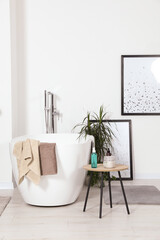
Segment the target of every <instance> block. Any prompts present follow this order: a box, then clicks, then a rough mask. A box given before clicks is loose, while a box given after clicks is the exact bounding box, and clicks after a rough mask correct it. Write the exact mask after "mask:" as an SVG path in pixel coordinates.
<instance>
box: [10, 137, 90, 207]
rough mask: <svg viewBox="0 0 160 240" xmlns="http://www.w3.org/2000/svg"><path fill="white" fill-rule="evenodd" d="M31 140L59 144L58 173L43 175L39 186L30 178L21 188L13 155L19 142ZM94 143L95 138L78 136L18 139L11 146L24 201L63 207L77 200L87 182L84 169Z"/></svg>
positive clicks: (16, 173) (15, 169) (15, 166)
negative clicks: (80, 137)
mask: <svg viewBox="0 0 160 240" xmlns="http://www.w3.org/2000/svg"><path fill="white" fill-rule="evenodd" d="M27 138H31V139H36V140H39V141H40V142H49V143H51V142H52V143H56V157H57V169H58V173H57V174H56V175H48V176H41V180H40V184H39V185H35V184H34V183H32V182H31V181H30V180H28V179H27V178H24V181H23V182H22V183H21V184H20V185H18V168H17V159H16V158H15V156H14V155H13V147H14V144H15V143H16V142H18V141H24V140H26V139H27ZM93 140H94V138H93V136H87V137H86V139H85V138H83V139H78V134H41V135H35V136H29V135H28V136H21V137H17V138H14V139H13V140H12V141H11V143H10V154H11V161H12V168H13V174H14V178H15V181H16V183H17V186H18V189H19V191H20V193H21V195H22V197H23V199H24V201H25V202H26V203H28V204H32V205H37V206H59V205H65V204H70V203H73V202H74V201H76V199H77V198H78V196H79V194H80V191H81V189H82V187H83V183H84V179H85V171H84V170H83V168H82V167H83V165H85V164H87V163H88V162H89V158H90V153H91V142H92V141H93Z"/></svg>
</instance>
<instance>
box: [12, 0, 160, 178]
mask: <svg viewBox="0 0 160 240" xmlns="http://www.w3.org/2000/svg"><path fill="white" fill-rule="evenodd" d="M11 2H12V4H11V13H12V14H11V15H12V17H14V19H15V21H13V22H12V38H13V41H12V44H13V46H14V47H15V48H16V51H14V52H12V60H13V59H14V60H15V61H16V64H17V66H16V73H14V78H15V79H16V81H17V83H16V84H17V85H16V88H15V89H14V90H13V109H15V112H16V114H15V115H14V116H13V129H14V131H13V135H14V136H17V135H22V134H28V133H41V132H44V131H45V124H44V112H43V91H44V90H45V89H47V90H49V91H52V92H54V93H55V94H56V105H57V109H58V111H59V112H60V113H61V118H60V119H59V120H57V132H70V131H71V129H72V128H73V126H74V125H75V124H77V123H79V122H81V120H82V119H83V117H84V116H85V114H86V112H87V110H94V111H98V109H99V107H100V105H101V104H104V105H105V106H106V107H107V109H106V110H107V111H109V112H110V117H111V118H114V119H119V118H129V119H132V125H133V135H132V136H133V154H134V156H133V157H134V173H135V177H136V178H160V151H159V143H160V139H159V135H160V134H159V133H160V117H159V116H145V117H143V116H137V117H123V116H121V92H120V89H121V79H120V76H121V69H120V66H121V65H120V63H121V62H120V61H121V58H120V57H121V55H124V54H160V31H159V29H160V14H159V10H160V1H157V0H141V1H139V0H131V1H128V0H121V1H119V0H112V1H111V0H81V1H75V0H67V1H64V0H63V1H62V0H52V1H51V0H34V1H33V0H23V1H18V0H12V1H11ZM15 13H17V14H15ZM16 23H17V24H16ZM15 39H16V40H15ZM16 42H18V43H19V44H18V45H17V46H18V47H17V46H16ZM14 64H15V63H14ZM15 76H16V77H15Z"/></svg>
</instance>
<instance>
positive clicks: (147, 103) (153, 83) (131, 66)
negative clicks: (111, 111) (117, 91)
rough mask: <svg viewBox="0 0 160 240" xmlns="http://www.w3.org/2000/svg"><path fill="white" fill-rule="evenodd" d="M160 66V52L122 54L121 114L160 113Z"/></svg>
mask: <svg viewBox="0 0 160 240" xmlns="http://www.w3.org/2000/svg"><path fill="white" fill-rule="evenodd" d="M159 66H160V54H158V55H122V56H121V115H160V74H159V77H158V76H157V70H156V69H159ZM158 80H159V81H158Z"/></svg>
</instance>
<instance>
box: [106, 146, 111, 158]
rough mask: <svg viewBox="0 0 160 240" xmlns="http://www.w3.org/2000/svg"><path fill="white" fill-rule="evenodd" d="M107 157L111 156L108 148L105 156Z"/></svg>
mask: <svg viewBox="0 0 160 240" xmlns="http://www.w3.org/2000/svg"><path fill="white" fill-rule="evenodd" d="M106 155H107V156H111V152H110V149H109V148H108V149H107V154H106Z"/></svg>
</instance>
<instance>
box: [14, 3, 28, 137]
mask: <svg viewBox="0 0 160 240" xmlns="http://www.w3.org/2000/svg"><path fill="white" fill-rule="evenodd" d="M25 5H26V0H24V1H19V0H13V1H10V13H11V53H12V57H11V65H12V73H11V74H12V119H13V121H12V137H16V136H20V135H24V134H25V133H26V122H27V109H26V101H27V87H26V81H27V72H26V67H27V66H26V57H27V46H26V37H27V34H26V7H25Z"/></svg>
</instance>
